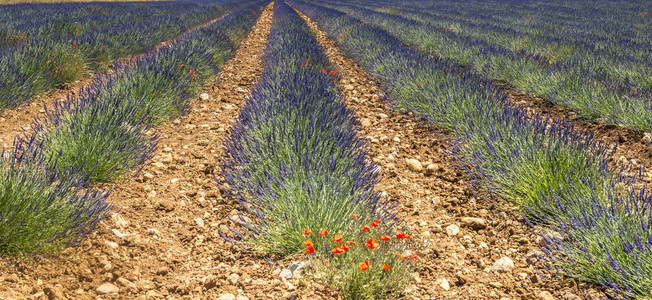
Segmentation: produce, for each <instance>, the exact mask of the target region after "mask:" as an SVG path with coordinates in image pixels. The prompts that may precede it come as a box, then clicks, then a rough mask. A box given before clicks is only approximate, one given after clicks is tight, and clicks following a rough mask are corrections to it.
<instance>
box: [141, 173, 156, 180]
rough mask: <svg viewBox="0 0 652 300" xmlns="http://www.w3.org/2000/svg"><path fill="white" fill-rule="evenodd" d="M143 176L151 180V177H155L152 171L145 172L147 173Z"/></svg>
mask: <svg viewBox="0 0 652 300" xmlns="http://www.w3.org/2000/svg"><path fill="white" fill-rule="evenodd" d="M143 178H144V179H145V180H151V179H153V178H154V175H152V174H150V173H145V174H143Z"/></svg>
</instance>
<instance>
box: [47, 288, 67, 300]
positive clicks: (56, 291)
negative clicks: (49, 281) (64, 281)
mask: <svg viewBox="0 0 652 300" xmlns="http://www.w3.org/2000/svg"><path fill="white" fill-rule="evenodd" d="M43 292H44V293H45V295H46V296H48V300H57V299H65V297H64V296H63V292H62V291H61V288H60V287H59V286H46V287H45V288H43Z"/></svg>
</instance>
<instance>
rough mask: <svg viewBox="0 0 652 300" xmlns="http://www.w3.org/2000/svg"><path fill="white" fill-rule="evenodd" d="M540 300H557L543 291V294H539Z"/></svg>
mask: <svg viewBox="0 0 652 300" xmlns="http://www.w3.org/2000/svg"><path fill="white" fill-rule="evenodd" d="M539 299H541V300H555V297H553V296H552V294H551V293H550V292H548V291H543V292H541V293H539Z"/></svg>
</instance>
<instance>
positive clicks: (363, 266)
mask: <svg viewBox="0 0 652 300" xmlns="http://www.w3.org/2000/svg"><path fill="white" fill-rule="evenodd" d="M358 268H360V270H362V271H365V270H367V269H369V261H368V260H365V261H364V262H361V263H359V264H358Z"/></svg>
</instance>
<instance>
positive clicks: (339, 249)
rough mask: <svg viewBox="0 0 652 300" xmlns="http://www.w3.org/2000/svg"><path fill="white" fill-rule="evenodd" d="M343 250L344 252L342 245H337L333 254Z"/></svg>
mask: <svg viewBox="0 0 652 300" xmlns="http://www.w3.org/2000/svg"><path fill="white" fill-rule="evenodd" d="M342 252H344V249H342V247H340V246H337V247H335V249H333V254H340V253H342Z"/></svg>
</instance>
